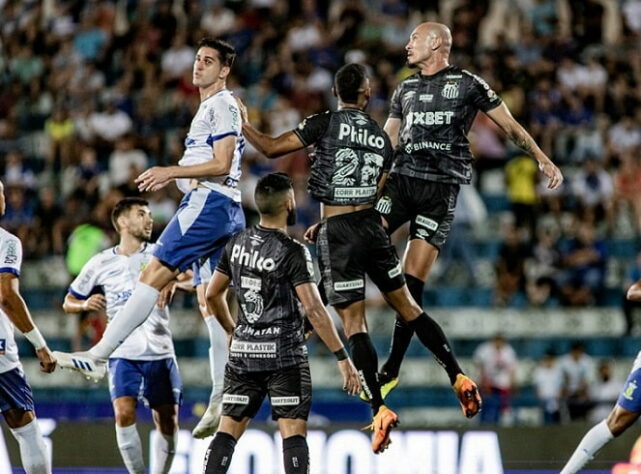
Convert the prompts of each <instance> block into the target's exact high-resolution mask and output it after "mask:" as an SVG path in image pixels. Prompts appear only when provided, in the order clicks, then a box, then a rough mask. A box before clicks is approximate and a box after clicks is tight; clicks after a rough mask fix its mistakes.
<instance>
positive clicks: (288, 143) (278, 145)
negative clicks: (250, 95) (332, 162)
mask: <svg viewBox="0 0 641 474" xmlns="http://www.w3.org/2000/svg"><path fill="white" fill-rule="evenodd" d="M236 102H238V107H239V108H240V114H241V116H242V118H243V136H244V137H245V138H246V139H247V141H248V142H249V143H251V144H252V145H254V147H255V148H256V149H257V150H258V151H259V152H261V153H262V154H263V155H265V156H266V157H267V158H278V157H280V156H283V155H286V154H287V153H291V152H293V151H296V150H300V149H301V148H305V145H303V143H302V142H301V141H300V138H298V135H296V134H295V133H294V132H292V131H289V132H285V133H283V134H282V135H279V136H277V137H272V136H269V135H267V134H265V133H262V132H260V131H258V130H256V129H255V128H254V127H253V126H252V124H251V123H249V118H248V115H247V108H246V107H245V104H243V103H242V101H241V100H240V99H239V98H238V97H236Z"/></svg>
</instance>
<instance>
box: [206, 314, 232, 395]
mask: <svg viewBox="0 0 641 474" xmlns="http://www.w3.org/2000/svg"><path fill="white" fill-rule="evenodd" d="M205 324H206V325H207V330H208V331H209V344H210V347H209V371H210V374H211V384H212V389H211V395H210V397H209V404H210V405H211V404H212V403H217V402H218V403H220V401H221V397H222V394H223V385H224V381H225V364H226V363H227V359H228V357H229V352H228V350H227V333H226V332H225V330H224V329H223V327H222V326H221V325H220V323H219V322H218V320H217V319H216V318H215V317H214V316H207V317H206V318H205Z"/></svg>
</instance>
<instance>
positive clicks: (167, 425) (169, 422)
mask: <svg viewBox="0 0 641 474" xmlns="http://www.w3.org/2000/svg"><path fill="white" fill-rule="evenodd" d="M156 428H158V431H160V432H161V433H162V434H164V435H172V434H174V433H175V432H176V431H177V430H178V417H177V416H163V417H161V418H159V419H158V421H157V423H156Z"/></svg>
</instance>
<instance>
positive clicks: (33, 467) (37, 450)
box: [11, 419, 51, 474]
mask: <svg viewBox="0 0 641 474" xmlns="http://www.w3.org/2000/svg"><path fill="white" fill-rule="evenodd" d="M11 433H12V434H13V437H14V438H16V440H17V441H18V445H19V446H20V459H22V467H23V468H24V470H25V472H26V473H27V474H51V465H50V464H49V456H48V455H47V446H46V445H45V442H44V440H43V439H42V433H41V432H40V428H39V427H38V422H37V421H36V420H35V419H34V420H33V421H31V422H29V423H27V424H26V425H24V426H21V427H20V428H11Z"/></svg>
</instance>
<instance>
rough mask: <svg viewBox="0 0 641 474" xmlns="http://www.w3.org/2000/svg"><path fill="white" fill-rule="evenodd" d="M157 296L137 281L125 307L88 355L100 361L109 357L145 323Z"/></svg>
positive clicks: (157, 292)
mask: <svg viewBox="0 0 641 474" xmlns="http://www.w3.org/2000/svg"><path fill="white" fill-rule="evenodd" d="M159 294H160V292H159V291H158V290H156V289H155V288H152V287H151V286H149V285H146V284H145V283H142V282H140V281H139V282H138V283H137V284H136V288H135V289H134V292H133V293H132V294H131V296H130V297H129V299H128V300H127V303H125V306H124V307H123V308H122V309H121V310H120V312H119V313H118V314H117V315H116V317H114V318H113V319H112V320H111V322H110V323H109V324H108V325H107V329H106V330H105V333H104V334H103V335H102V339H100V341H99V342H98V343H97V344H96V345H95V346H93V347H92V348H91V349H90V350H89V353H90V354H91V355H93V356H95V357H98V358H100V359H106V358H107V357H109V356H110V355H111V353H112V352H113V351H115V350H116V348H117V347H118V346H119V345H120V344H122V343H123V341H124V340H125V339H127V336H129V334H131V333H132V331H133V330H134V329H136V328H137V327H138V326H140V325H141V324H142V323H144V322H145V320H146V319H147V317H148V316H149V313H151V311H152V310H153V309H154V306H155V304H156V301H157V300H158V295H159Z"/></svg>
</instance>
